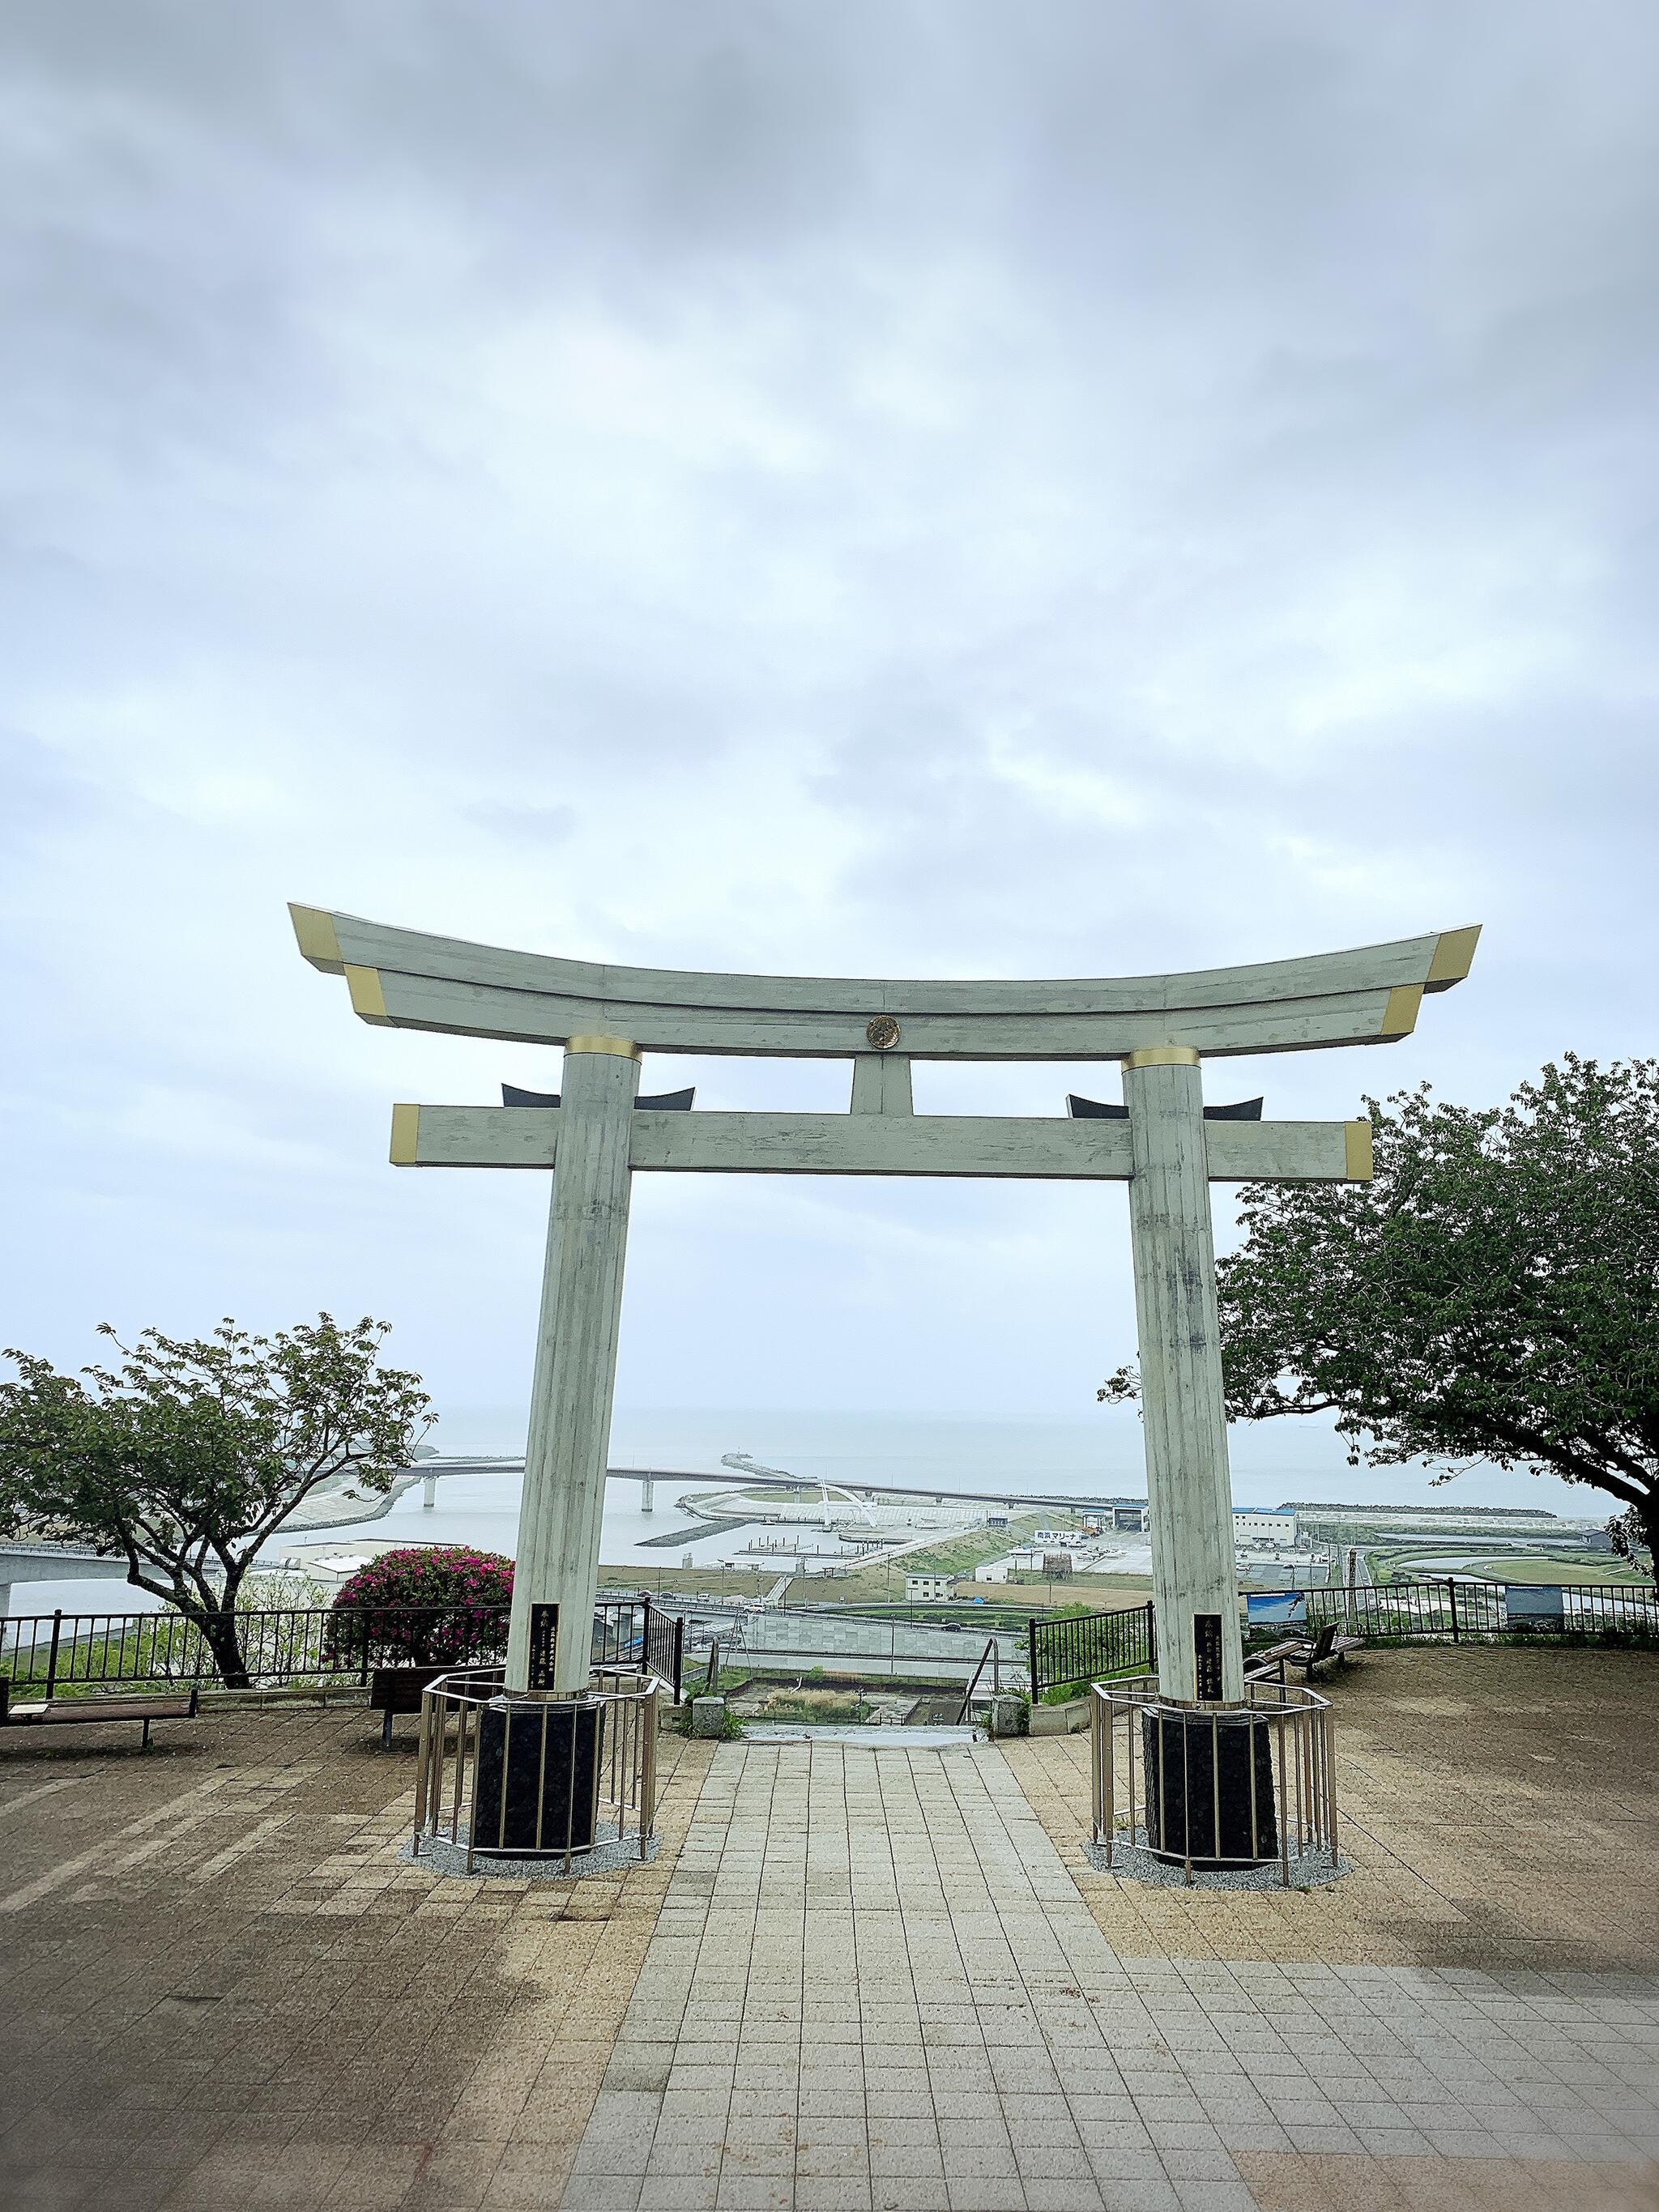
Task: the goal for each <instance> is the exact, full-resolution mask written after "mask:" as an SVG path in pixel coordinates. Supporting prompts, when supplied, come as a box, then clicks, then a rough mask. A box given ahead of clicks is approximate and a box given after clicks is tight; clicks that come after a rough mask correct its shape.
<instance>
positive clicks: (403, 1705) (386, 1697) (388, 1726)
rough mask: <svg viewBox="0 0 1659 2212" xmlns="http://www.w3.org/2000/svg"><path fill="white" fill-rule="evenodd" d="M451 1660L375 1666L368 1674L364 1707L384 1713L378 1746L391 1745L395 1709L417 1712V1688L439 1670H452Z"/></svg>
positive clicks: (383, 1748)
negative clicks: (439, 1663) (434, 1663)
mask: <svg viewBox="0 0 1659 2212" xmlns="http://www.w3.org/2000/svg"><path fill="white" fill-rule="evenodd" d="M454 1672H455V1662H454V1661H453V1659H452V1660H450V1661H448V1662H447V1663H446V1664H445V1665H443V1666H441V1667H376V1668H374V1669H373V1671H372V1672H371V1673H370V1674H369V1678H368V1709H369V1711H370V1712H372V1713H384V1714H385V1716H386V1718H385V1720H384V1721H383V1722H382V1723H381V1725H380V1748H381V1749H382V1751H390V1750H391V1748H392V1721H393V1719H394V1718H395V1717H397V1715H398V1714H399V1713H418V1712H419V1711H420V1710H421V1692H422V1691H423V1690H424V1689H425V1688H426V1687H427V1686H428V1683H431V1682H435V1681H436V1680H437V1679H438V1677H439V1675H440V1674H453V1673H454Z"/></svg>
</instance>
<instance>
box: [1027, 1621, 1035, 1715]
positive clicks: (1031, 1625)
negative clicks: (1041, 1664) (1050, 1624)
mask: <svg viewBox="0 0 1659 2212" xmlns="http://www.w3.org/2000/svg"><path fill="white" fill-rule="evenodd" d="M1036 1632H1037V1625H1036V1613H1031V1614H1030V1615H1029V1616H1028V1617H1027V1620H1026V1623H1025V1643H1026V1654H1027V1661H1028V1664H1029V1667H1030V1678H1031V1703H1032V1704H1033V1705H1036V1701H1037V1661H1036V1645H1037V1634H1036Z"/></svg>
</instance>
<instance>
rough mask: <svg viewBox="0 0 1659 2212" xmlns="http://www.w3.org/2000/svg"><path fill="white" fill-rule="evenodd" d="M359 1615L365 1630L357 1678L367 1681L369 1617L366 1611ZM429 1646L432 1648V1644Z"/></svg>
mask: <svg viewBox="0 0 1659 2212" xmlns="http://www.w3.org/2000/svg"><path fill="white" fill-rule="evenodd" d="M357 1617H358V1619H359V1620H360V1621H361V1622H362V1630H363V1656H362V1662H361V1664H360V1665H359V1667H358V1669H357V1680H358V1681H359V1682H360V1683H367V1681H368V1615H367V1614H366V1613H359V1615H358V1616H357ZM428 1649H430V1646H428Z"/></svg>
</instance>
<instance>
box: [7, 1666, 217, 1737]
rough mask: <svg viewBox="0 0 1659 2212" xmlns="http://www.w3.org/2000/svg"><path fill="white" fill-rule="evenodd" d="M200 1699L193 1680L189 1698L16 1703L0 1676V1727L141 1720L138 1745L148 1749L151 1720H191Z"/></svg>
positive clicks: (58, 1699)
mask: <svg viewBox="0 0 1659 2212" xmlns="http://www.w3.org/2000/svg"><path fill="white" fill-rule="evenodd" d="M200 1699H201V1691H200V1689H199V1688H198V1687H197V1686H196V1685H195V1684H194V1683H192V1684H191V1689H190V1694H189V1695H188V1697H185V1696H183V1695H181V1694H178V1693H175V1694H173V1695H172V1696H167V1697H137V1698H100V1697H92V1698H43V1699H41V1700H40V1703H39V1704H38V1705H13V1703H12V1702H11V1683H10V1680H9V1678H7V1677H6V1676H4V1675H0V1728H64V1727H74V1726H76V1724H77V1723H80V1724H82V1725H84V1724H86V1723H94V1724H97V1725H101V1724H102V1723H104V1722H106V1721H142V1722H143V1729H144V1735H143V1743H142V1745H141V1746H140V1748H141V1749H142V1750H144V1751H148V1750H149V1724H150V1723H151V1722H152V1721H193V1720H194V1719H195V1718H196V1717H197V1707H198V1705H199V1702H200Z"/></svg>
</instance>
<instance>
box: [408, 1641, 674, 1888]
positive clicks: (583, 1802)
mask: <svg viewBox="0 0 1659 2212" xmlns="http://www.w3.org/2000/svg"><path fill="white" fill-rule="evenodd" d="M504 1673H505V1670H504V1669H503V1668H501V1667H472V1668H458V1669H457V1670H456V1671H455V1672H454V1673H453V1674H447V1675H441V1676H440V1677H439V1679H438V1680H436V1681H435V1682H434V1683H433V1684H432V1685H431V1686H430V1687H429V1688H428V1690H426V1691H425V1692H424V1693H423V1694H422V1699H421V1735H420V1742H419V1747H418V1749H417V1753H416V1769H415V1834H414V1850H415V1855H416V1857H419V1856H420V1853H421V1849H422V1844H429V1843H431V1842H433V1841H435V1840H437V1839H438V1838H447V1841H448V1842H449V1844H451V1845H452V1846H453V1848H454V1849H456V1850H463V1851H464V1852H465V1860H466V1868H467V1871H468V1872H469V1873H471V1870H472V1865H473V1862H474V1860H475V1859H476V1858H478V1857H495V1858H520V1857H538V1858H544V1859H548V1860H550V1861H562V1870H563V1872H565V1873H566V1874H568V1873H569V1872H570V1871H571V1870H572V1869H573V1867H574V1864H575V1863H576V1862H577V1861H578V1860H579V1859H581V1858H583V1857H586V1855H587V1854H588V1853H590V1852H592V1851H593V1850H597V1849H599V1847H600V1846H606V1847H611V1846H615V1845H617V1844H624V1845H628V1846H630V1847H633V1848H635V1849H637V1851H638V1855H639V1857H641V1859H643V1858H645V1857H648V1855H649V1846H650V1844H651V1841H652V1839H653V1836H654V1835H655V1833H656V1814H657V1735H658V1727H659V1705H658V1700H659V1697H660V1696H661V1694H662V1685H661V1683H660V1682H659V1680H658V1678H657V1677H656V1676H655V1675H654V1674H646V1673H643V1672H634V1671H632V1670H629V1669H624V1668H596V1669H595V1670H594V1672H593V1674H592V1678H591V1680H590V1683H589V1687H588V1689H587V1691H586V1693H585V1695H582V1696H580V1697H577V1698H574V1699H573V1698H571V1697H569V1696H568V1695H562V1696H559V1697H555V1696H554V1695H553V1694H552V1693H551V1692H539V1691H528V1692H526V1691H513V1692H511V1693H510V1694H509V1693H508V1692H507V1691H506V1689H505V1687H504ZM559 1708H563V1710H564V1712H565V1713H568V1715H569V1716H570V1720H569V1724H568V1727H556V1726H555V1725H553V1723H554V1721H555V1720H556V1719H560V1718H562V1714H560V1713H559V1712H558V1711H557V1709H559ZM578 1716H580V1721H579V1719H578ZM589 1716H591V1718H590V1717H589ZM515 1726H516V1727H517V1728H518V1729H519V1730H520V1744H521V1746H522V1745H523V1744H524V1741H525V1737H526V1733H527V1734H528V1735H529V1738H530V1748H529V1750H528V1753H527V1755H526V1759H525V1760H524V1761H522V1762H521V1765H522V1769H523V1771H526V1772H528V1771H529V1769H530V1767H531V1766H533V1767H534V1770H535V1773H534V1781H533V1784H532V1787H531V1790H530V1792H529V1798H530V1802H531V1805H532V1808H533V1814H534V1818H533V1822H532V1831H531V1833H530V1834H529V1835H528V1836H527V1837H526V1835H525V1834H524V1833H523V1832H522V1828H523V1821H522V1819H521V1818H520V1819H519V1820H515V1821H514V1823H513V1830H512V1832H509V1798H510V1796H512V1794H513V1793H512V1791H511V1790H510V1789H509V1783H508V1777H509V1776H510V1775H511V1774H513V1771H514V1767H513V1729H514V1727H515ZM487 1740H488V1741H489V1747H490V1750H491V1754H492V1756H491V1757H490V1759H489V1760H488V1761H486V1760H485V1759H483V1753H484V1752H485V1748H486V1741H487ZM481 1770H482V1771H483V1773H484V1776H485V1780H486V1784H491V1782H492V1780H493V1787H487V1788H486V1790H485V1791H484V1792H483V1793H482V1794H481V1791H480V1787H479V1782H480V1773H481ZM520 1795H521V1796H522V1793H520ZM550 1806H551V1807H552V1808H553V1813H552V1817H551V1818H548V1817H547V1814H548V1808H549V1807H550ZM560 1806H562V1808H564V1811H563V1818H562V1820H560V1818H559V1815H558V1808H559V1807H560ZM521 1811H522V1806H521V1805H520V1812H521Z"/></svg>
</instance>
